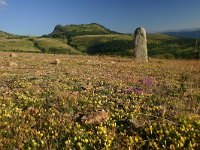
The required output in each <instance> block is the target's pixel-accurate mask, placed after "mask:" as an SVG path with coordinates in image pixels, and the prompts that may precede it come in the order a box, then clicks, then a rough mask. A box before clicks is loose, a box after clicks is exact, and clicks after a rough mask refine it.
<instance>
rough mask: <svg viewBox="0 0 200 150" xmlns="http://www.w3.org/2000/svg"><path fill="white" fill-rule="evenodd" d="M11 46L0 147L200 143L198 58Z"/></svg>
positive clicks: (3, 67)
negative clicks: (148, 58)
mask: <svg viewBox="0 0 200 150" xmlns="http://www.w3.org/2000/svg"><path fill="white" fill-rule="evenodd" d="M9 54H10V53H7V52H4V53H3V52H0V56H1V57H0V85H1V86H0V129H1V130H0V149H5V150H6V149H48V150H53V149H98V150H100V149H124V150H127V149H199V148H200V143H199V139H200V130H199V129H200V115H199V114H200V76H199V74H200V62H199V61H194V60H162V59H152V62H151V63H145V64H143V63H137V62H135V61H134V60H133V59H131V58H124V57H108V56H81V55H76V56H73V55H50V54H29V53H18V54H17V55H18V57H13V58H12V57H9ZM55 59H59V60H60V64H57V65H55V64H52V61H54V60H55ZM10 61H12V62H15V63H17V64H18V66H14V67H12V66H9V62H10ZM97 112H98V113H97Z"/></svg>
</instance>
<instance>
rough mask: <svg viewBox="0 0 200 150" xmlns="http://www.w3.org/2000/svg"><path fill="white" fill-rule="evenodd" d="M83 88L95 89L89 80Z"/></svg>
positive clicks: (87, 89)
mask: <svg viewBox="0 0 200 150" xmlns="http://www.w3.org/2000/svg"><path fill="white" fill-rule="evenodd" d="M81 89H83V90H86V91H89V90H92V89H93V85H92V82H88V83H87V85H85V86H82V87H81Z"/></svg>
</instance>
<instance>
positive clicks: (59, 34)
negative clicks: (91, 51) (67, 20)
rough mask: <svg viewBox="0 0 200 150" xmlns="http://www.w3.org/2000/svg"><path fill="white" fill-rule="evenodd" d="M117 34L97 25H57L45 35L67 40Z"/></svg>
mask: <svg viewBox="0 0 200 150" xmlns="http://www.w3.org/2000/svg"><path fill="white" fill-rule="evenodd" d="M114 33H117V32H114V31H111V30H109V29H107V28H105V27H104V26H102V25H99V24H97V23H91V24H81V25H66V26H62V25H57V26H56V27H55V29H54V31H53V32H52V33H51V34H49V35H47V36H48V37H54V38H66V37H67V38H68V37H74V36H81V35H105V34H114Z"/></svg>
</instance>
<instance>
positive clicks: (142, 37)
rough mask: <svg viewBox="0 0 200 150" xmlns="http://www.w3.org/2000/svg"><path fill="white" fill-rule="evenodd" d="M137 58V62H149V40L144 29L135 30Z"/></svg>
mask: <svg viewBox="0 0 200 150" xmlns="http://www.w3.org/2000/svg"><path fill="white" fill-rule="evenodd" d="M134 44H135V48H134V51H135V57H136V60H137V61H141V62H148V52H147V38H146V31H145V29H144V28H141V27H140V28H137V29H136V30H135V43H134Z"/></svg>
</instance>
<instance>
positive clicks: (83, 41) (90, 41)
mask: <svg viewBox="0 0 200 150" xmlns="http://www.w3.org/2000/svg"><path fill="white" fill-rule="evenodd" d="M117 40H124V41H126V40H127V41H132V37H131V36H128V35H116V34H111V35H85V36H76V37H74V38H72V42H71V45H72V46H74V47H76V48H77V49H78V50H80V51H81V52H85V53H87V50H88V48H90V47H91V46H93V45H95V44H100V43H106V42H111V41H117Z"/></svg>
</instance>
